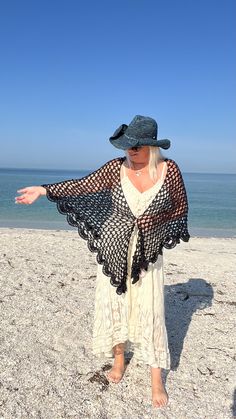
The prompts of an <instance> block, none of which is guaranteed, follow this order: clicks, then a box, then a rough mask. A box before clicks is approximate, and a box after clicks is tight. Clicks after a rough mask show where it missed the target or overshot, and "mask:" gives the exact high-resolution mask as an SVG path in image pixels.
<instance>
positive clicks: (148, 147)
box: [15, 115, 190, 407]
mask: <svg viewBox="0 0 236 419" xmlns="http://www.w3.org/2000/svg"><path fill="white" fill-rule="evenodd" d="M109 140H110V142H111V144H112V145H113V146H115V147H116V148H119V149H122V150H125V154H126V157H118V158H115V159H112V160H110V161H109V162H107V163H105V164H104V165H103V166H102V167H101V168H99V169H98V170H96V171H95V172H93V173H91V174H89V175H87V176H85V177H83V178H81V179H70V180H66V181H62V182H57V183H54V184H44V185H40V186H29V187H26V188H23V189H20V190H18V191H17V192H20V193H22V195H21V196H19V197H16V198H15V199H16V203H21V204H32V203H33V202H34V201H35V200H36V199H37V198H39V197H40V196H41V195H46V196H47V198H48V199H49V200H51V201H53V202H56V203H57V209H58V211H59V212H60V213H62V214H66V215H67V221H68V223H69V224H70V225H72V226H75V227H77V228H78V233H79V235H80V236H81V237H82V238H83V239H85V240H87V244H88V248H89V250H90V251H92V252H97V257H96V259H97V262H98V264H97V277H96V292H95V314H94V328H93V353H94V355H96V356H99V357H100V356H105V357H114V364H113V367H112V369H111V370H110V371H109V372H108V373H107V378H108V380H109V381H112V382H114V383H118V382H119V381H120V380H121V379H122V377H123V375H124V372H125V369H126V366H127V365H126V363H125V353H126V352H130V351H131V350H133V352H134V358H135V359H136V360H137V361H139V362H140V363H144V364H147V365H150V368H151V382H152V402H153V406H154V407H161V406H164V405H166V404H167V402H168V394H167V392H166V389H165V386H164V384H163V382H162V376H161V370H162V368H164V369H170V353H169V348H168V338H167V332H166V326H165V310H164V273H163V252H162V250H163V247H165V248H167V249H170V248H173V247H174V246H175V245H176V244H177V243H179V242H180V239H182V240H184V241H188V240H189V238H190V235H189V233H188V227H187V215H188V201H187V195H186V190H185V185H184V182H183V178H182V175H181V172H180V169H179V167H178V165H177V163H176V162H175V161H174V160H172V159H168V158H165V157H164V156H162V154H161V152H160V149H159V147H162V148H164V149H167V148H169V146H170V141H169V140H157V123H156V121H155V120H154V119H153V118H150V117H144V116H140V115H136V116H135V118H134V119H133V120H132V121H131V123H130V124H129V125H126V124H122V125H121V126H120V127H119V128H118V129H117V130H116V131H115V133H114V134H113V136H112V137H110V139H109ZM109 279H110V280H109Z"/></svg>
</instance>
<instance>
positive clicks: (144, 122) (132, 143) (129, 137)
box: [109, 115, 171, 150]
mask: <svg viewBox="0 0 236 419" xmlns="http://www.w3.org/2000/svg"><path fill="white" fill-rule="evenodd" d="M157 133H158V125H157V123H156V121H155V119H153V118H150V117H149V116H141V115H136V116H135V117H134V118H133V119H132V121H131V122H130V124H129V125H126V124H122V125H120V126H119V127H118V128H117V129H116V130H115V132H114V134H113V135H112V136H111V137H110V138H109V141H110V143H111V144H112V145H113V146H114V147H116V148H121V149H122V150H126V149H127V148H131V147H137V146H142V145H152V146H156V147H161V148H164V149H167V148H169V147H170V144H171V142H170V140H167V139H164V140H157Z"/></svg>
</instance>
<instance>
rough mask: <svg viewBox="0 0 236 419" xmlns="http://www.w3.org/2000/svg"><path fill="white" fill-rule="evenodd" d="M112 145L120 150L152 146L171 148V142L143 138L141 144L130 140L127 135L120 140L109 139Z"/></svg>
mask: <svg viewBox="0 0 236 419" xmlns="http://www.w3.org/2000/svg"><path fill="white" fill-rule="evenodd" d="M109 141H110V143H111V144H112V145H113V146H114V147H116V148H119V149H120V150H127V149H128V148H132V147H138V146H144V145H150V146H153V147H161V148H164V149H168V148H169V147H170V144H171V142H170V140H168V139H166V138H165V139H163V140H152V139H150V138H143V139H142V143H143V144H140V140H129V139H128V138H127V137H126V136H125V135H122V136H121V137H119V138H116V139H113V138H109Z"/></svg>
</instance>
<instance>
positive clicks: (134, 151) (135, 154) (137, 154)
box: [127, 145, 149, 163]
mask: <svg viewBox="0 0 236 419" xmlns="http://www.w3.org/2000/svg"><path fill="white" fill-rule="evenodd" d="M127 152H128V156H129V158H130V160H131V161H132V162H134V163H148V161H149V146H148V145H144V146H141V147H132V148H128V149H127Z"/></svg>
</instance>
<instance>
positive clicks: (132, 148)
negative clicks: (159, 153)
mask: <svg viewBox="0 0 236 419" xmlns="http://www.w3.org/2000/svg"><path fill="white" fill-rule="evenodd" d="M141 148H142V146H141V145H139V146H137V147H131V148H130V150H133V151H139V150H140V149H141Z"/></svg>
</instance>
